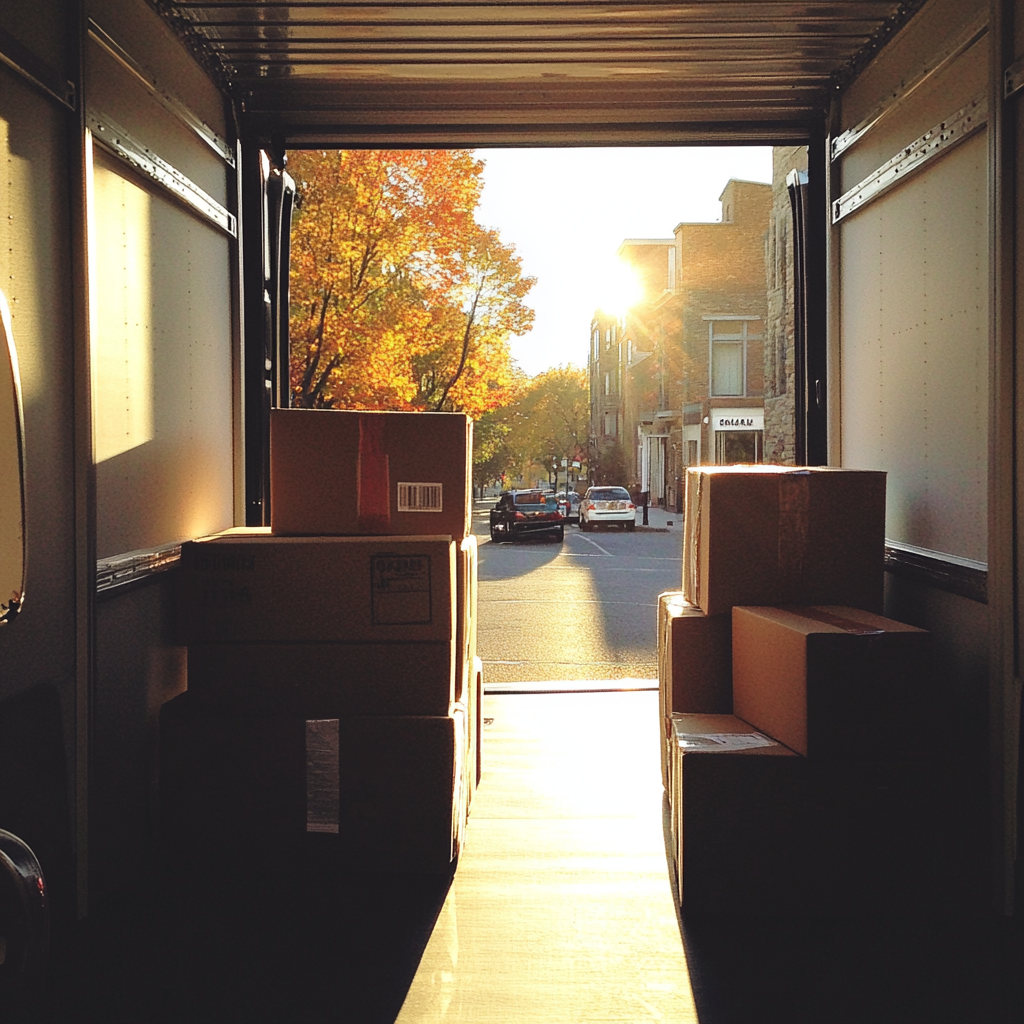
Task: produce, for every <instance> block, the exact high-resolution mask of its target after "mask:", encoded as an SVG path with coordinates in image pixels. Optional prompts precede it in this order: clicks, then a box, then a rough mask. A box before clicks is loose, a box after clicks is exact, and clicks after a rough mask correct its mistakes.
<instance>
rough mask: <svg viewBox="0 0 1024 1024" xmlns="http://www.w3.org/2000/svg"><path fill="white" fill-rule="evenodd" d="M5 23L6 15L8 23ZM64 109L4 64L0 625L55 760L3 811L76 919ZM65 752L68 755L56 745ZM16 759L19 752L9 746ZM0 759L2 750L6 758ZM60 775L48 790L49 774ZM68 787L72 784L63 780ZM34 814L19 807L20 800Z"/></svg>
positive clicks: (0, 652) (10, 701)
mask: <svg viewBox="0 0 1024 1024" xmlns="http://www.w3.org/2000/svg"><path fill="white" fill-rule="evenodd" d="M2 23H3V24H4V25H5V27H6V26H7V20H6V11H5V16H4V19H3V22H2ZM66 117H67V112H66V111H65V110H64V109H63V108H61V107H59V106H57V105H56V104H55V103H54V102H53V101H52V100H50V99H49V98H47V97H44V96H43V94H42V93H40V92H38V91H36V90H35V89H34V88H32V87H31V86H29V85H28V84H27V83H25V82H24V81H23V80H22V79H20V78H19V77H17V76H16V75H15V74H14V73H13V72H11V71H9V70H8V69H7V68H6V67H4V66H0V288H2V289H3V291H4V293H5V295H6V296H7V298H8V300H9V302H10V307H11V322H12V329H13V331H14V338H15V344H16V346H17V351H18V358H19V362H20V369H21V380H22V388H23V396H24V401H25V484H26V509H25V511H26V519H27V522H26V538H27V550H28V561H27V573H26V591H25V595H26V596H25V604H24V607H23V609H22V611H21V614H20V615H19V616H18V618H17V620H16V621H15V622H14V623H13V624H11V625H9V626H3V627H0V708H2V710H0V719H2V721H3V727H4V729H5V730H6V731H5V735H8V736H9V735H12V734H13V735H25V734H27V732H28V730H32V731H33V736H34V741H33V749H34V751H35V752H36V753H37V755H38V757H40V758H42V759H43V760H45V761H46V764H43V765H39V764H37V765H35V766H34V767H33V769H32V770H31V771H30V772H28V773H27V774H26V773H25V770H24V769H25V765H24V764H23V763H19V764H17V765H15V764H12V763H11V761H10V760H5V761H4V766H3V770H2V771H0V819H3V821H5V822H7V824H4V825H3V827H7V828H11V829H14V830H15V831H16V832H18V834H20V835H22V836H24V838H25V839H26V841H28V842H29V843H30V845H32V846H33V847H34V848H36V849H38V850H39V851H40V856H41V857H42V856H44V855H46V857H47V858H48V859H47V863H46V865H45V869H47V870H49V874H50V876H52V877H57V878H60V879H62V880H63V881H62V882H61V884H58V885H57V886H55V888H54V890H53V897H54V900H55V906H54V912H55V914H56V915H57V917H58V918H60V919H62V920H63V919H66V918H67V917H68V916H73V913H74V903H73V898H72V895H71V893H70V891H69V889H70V885H71V882H70V879H71V878H72V877H73V871H72V868H71V865H70V863H61V864H54V863H53V862H52V860H51V859H50V854H49V853H47V851H49V850H51V849H52V848H53V843H52V842H51V841H50V839H49V837H50V836H58V835H60V830H61V829H62V830H63V833H62V836H63V839H62V842H61V844H60V845H62V846H63V847H64V848H65V849H67V848H69V847H70V844H71V834H72V833H71V821H70V820H69V818H68V812H69V807H73V800H72V786H71V776H70V775H69V774H68V766H69V765H73V764H74V749H75V748H74V711H75V592H74V586H75V548H74V540H75V519H74V514H75V503H74V462H73V454H74V404H73V394H74V380H73V357H72V356H73V353H72V311H71V283H70V282H71V266H70V247H71V243H70V236H69V227H68V223H69V221H68V217H69V206H68V147H67V135H66ZM61 751H63V758H60V757H59V753H58V752H61ZM7 753H8V755H10V749H8V751H7ZM2 757H3V755H2V754H0V758H2ZM48 778H49V779H56V780H61V781H59V782H57V783H56V784H55V786H54V787H48V786H44V787H42V788H40V782H41V780H42V781H45V780H46V779H48ZM62 785H63V786H64V787H65V789H64V791H63V792H60V787H61V786H62ZM19 807H21V808H28V809H30V811H31V813H29V814H27V815H19V814H18V813H17V808H19Z"/></svg>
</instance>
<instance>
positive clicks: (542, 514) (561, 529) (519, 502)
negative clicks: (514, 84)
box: [491, 490, 565, 542]
mask: <svg viewBox="0 0 1024 1024" xmlns="http://www.w3.org/2000/svg"><path fill="white" fill-rule="evenodd" d="M532 533H544V534H551V535H552V536H553V537H554V538H555V539H556V540H562V538H563V537H564V535H565V520H564V519H563V518H562V513H561V512H559V511H558V505H557V503H556V501H555V496H554V495H553V494H544V493H543V492H541V491H538V490H531V491H506V492H505V493H504V494H503V495H502V496H501V497H500V498H499V499H498V503H497V504H496V505H495V506H494V508H492V509H491V540H493V541H496V542H497V541H503V540H515V539H516V538H517V537H523V536H525V535H526V534H532Z"/></svg>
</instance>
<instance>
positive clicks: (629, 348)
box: [626, 338, 633, 366]
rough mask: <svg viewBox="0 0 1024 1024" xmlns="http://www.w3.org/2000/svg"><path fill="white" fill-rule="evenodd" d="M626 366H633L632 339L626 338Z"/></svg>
mask: <svg viewBox="0 0 1024 1024" xmlns="http://www.w3.org/2000/svg"><path fill="white" fill-rule="evenodd" d="M626 365H627V366H632V365H633V339H632V338H627V339H626Z"/></svg>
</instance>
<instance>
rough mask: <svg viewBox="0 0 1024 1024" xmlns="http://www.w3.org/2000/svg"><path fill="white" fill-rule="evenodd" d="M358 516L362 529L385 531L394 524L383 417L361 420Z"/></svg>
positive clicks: (362, 417)
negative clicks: (392, 521)
mask: <svg viewBox="0 0 1024 1024" xmlns="http://www.w3.org/2000/svg"><path fill="white" fill-rule="evenodd" d="M356 475H357V481H358V482H357V485H356V486H357V496H356V503H357V514H358V517H359V528H360V530H366V531H368V532H371V533H379V532H385V531H387V529H388V528H389V527H390V525H391V479H390V471H389V467H388V456H387V453H386V452H385V450H384V417H383V416H380V415H376V416H374V415H361V416H360V417H359V459H358V467H357V474H356Z"/></svg>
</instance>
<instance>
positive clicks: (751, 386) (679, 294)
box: [591, 179, 773, 508]
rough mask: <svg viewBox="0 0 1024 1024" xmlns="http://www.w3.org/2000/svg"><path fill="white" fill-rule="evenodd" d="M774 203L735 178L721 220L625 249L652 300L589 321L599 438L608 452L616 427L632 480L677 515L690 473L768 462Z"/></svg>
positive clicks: (756, 186) (768, 190) (768, 193)
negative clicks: (768, 245)
mask: <svg viewBox="0 0 1024 1024" xmlns="http://www.w3.org/2000/svg"><path fill="white" fill-rule="evenodd" d="M772 195H773V192H772V186H771V185H767V184H761V183H757V182H746V181H737V180H735V179H733V180H730V181H729V183H728V184H727V185H726V187H725V189H724V190H723V192H722V194H721V197H720V199H721V203H722V219H721V221H720V222H714V223H698V224H679V225H677V226H676V228H675V231H674V234H673V237H672V238H671V239H643V240H637V239H628V240H627V241H625V242H623V243H622V245H621V246H620V248H619V255H620V258H622V259H624V260H626V261H627V262H629V263H630V264H631V265H633V266H634V267H635V268H636V269H637V271H638V273H639V274H640V276H641V278H642V279H643V281H644V284H645V295H644V299H643V300H642V301H641V302H639V303H637V304H636V305H635V306H634V307H633V308H632V309H631V310H630V311H629V313H628V314H627V315H626V316H625V318H624V319H622V320H621V321H617V322H616V323H615V324H614V325H610V324H606V323H604V321H602V320H601V318H600V317H595V320H594V323H593V324H592V328H591V330H592V335H591V394H592V400H593V405H592V411H593V415H592V430H593V433H594V435H595V438H596V439H598V443H599V445H600V443H601V441H602V440H604V439H606V438H608V437H609V435H608V434H607V428H608V427H609V426H611V425H612V424H613V423H614V424H615V426H616V429H617V433H616V434H615V438H616V439H617V440H618V442H619V444H621V446H622V449H623V451H624V454H625V457H626V465H625V471H626V475H627V479H628V482H629V484H631V485H632V486H634V487H636V488H637V489H638V490H645V491H647V492H648V493H649V495H650V499H651V501H652V503H655V504H659V505H667V506H668V507H670V508H675V507H679V504H680V502H681V501H682V485H683V475H684V471H685V468H686V466H688V465H697V464H700V463H725V462H760V461H762V459H763V457H764V448H763V429H764V406H763V395H764V351H763V329H764V323H765V320H766V314H767V305H766V295H765V233H766V230H767V228H768V222H769V216H770V213H771V209H772ZM609 329H610V330H611V334H609V333H608V332H609ZM602 331H603V332H604V334H601V332H602ZM599 334H600V335H601V338H602V339H605V340H602V341H601V342H600V345H598V343H597V342H596V341H595V339H596V338H597V337H598V335H599ZM613 335H614V337H615V342H614V343H613V344H609V342H608V341H607V338H610V337H611V336H613ZM595 345H598V347H597V348H595ZM595 352H596V353H597V355H598V358H595ZM613 361H614V362H615V371H614V372H612V370H611V366H610V364H611V363H612V362H613ZM612 382H614V383H612ZM613 398H614V402H612V401H611V400H612V399H613ZM613 406H614V410H613ZM613 412H614V416H615V418H614V420H613V419H612V418H611V417H612V415H613ZM604 443H605V444H606V445H610V441H608V440H605V442H604Z"/></svg>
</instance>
